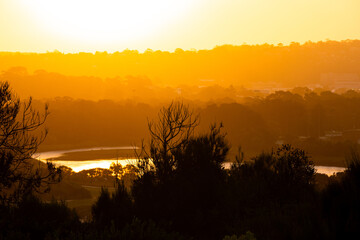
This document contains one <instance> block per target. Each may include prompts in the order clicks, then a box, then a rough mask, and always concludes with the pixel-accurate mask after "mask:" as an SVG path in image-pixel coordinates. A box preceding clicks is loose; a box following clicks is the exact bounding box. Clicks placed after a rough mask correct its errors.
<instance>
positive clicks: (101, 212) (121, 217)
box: [92, 181, 133, 229]
mask: <svg viewBox="0 0 360 240" xmlns="http://www.w3.org/2000/svg"><path fill="white" fill-rule="evenodd" d="M92 216H93V222H94V223H95V224H96V225H97V226H99V227H101V228H109V227H111V225H115V227H116V228H118V229H121V228H122V227H124V226H125V224H126V223H129V222H130V221H131V219H132V217H133V204H132V201H131V197H130V195H129V193H128V192H127V190H126V188H125V186H124V184H123V183H122V182H121V181H119V182H118V184H117V188H116V189H115V192H114V193H113V194H112V195H110V193H109V191H108V190H107V189H105V188H102V189H101V194H100V196H99V198H98V200H97V202H96V203H95V204H94V205H93V206H92Z"/></svg>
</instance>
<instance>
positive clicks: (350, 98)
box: [34, 89, 360, 166]
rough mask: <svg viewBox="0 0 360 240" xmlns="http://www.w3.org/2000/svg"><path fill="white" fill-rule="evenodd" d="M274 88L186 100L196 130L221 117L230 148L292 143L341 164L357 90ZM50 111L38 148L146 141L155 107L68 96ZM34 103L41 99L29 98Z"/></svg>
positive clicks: (350, 142)
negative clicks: (240, 98) (241, 97)
mask: <svg viewBox="0 0 360 240" xmlns="http://www.w3.org/2000/svg"><path fill="white" fill-rule="evenodd" d="M300 90H301V89H295V90H293V92H289V91H288V92H284V91H279V92H276V93H274V94H270V95H268V96H266V97H263V98H247V99H246V101H244V103H242V104H240V103H222V104H213V103H208V104H206V105H203V106H200V105H197V104H196V103H194V102H190V104H191V106H193V108H194V109H195V112H196V113H197V114H199V116H200V126H199V127H198V132H204V131H207V130H208V126H209V125H210V124H211V123H214V122H222V123H223V125H224V130H225V131H226V132H227V137H228V140H229V142H230V144H231V146H232V151H233V153H234V151H235V152H236V150H237V147H238V146H241V147H242V148H243V150H244V152H245V153H247V154H248V157H251V156H252V155H253V154H254V155H255V154H257V153H259V152H261V151H262V150H271V149H272V148H273V147H274V146H276V145H278V144H282V143H292V144H293V145H295V146H298V147H301V148H303V149H305V150H306V151H308V152H309V153H310V154H311V155H312V156H314V161H315V162H316V164H319V165H335V166H344V162H343V157H344V156H345V155H346V154H347V153H348V152H349V150H350V148H352V147H354V146H356V145H357V144H358V142H359V139H360V130H359V129H360V111H359V108H358V106H359V104H360V93H358V92H356V91H347V92H345V93H343V94H336V93H332V92H329V91H326V92H321V93H319V94H317V93H315V92H312V91H310V90H308V89H302V90H307V91H305V92H304V91H303V95H301V93H300V92H299V93H294V91H295V92H296V91H300ZM47 103H48V104H49V108H50V110H51V114H50V116H49V118H48V120H47V122H46V126H47V128H48V129H49V135H48V137H47V139H46V141H45V142H44V143H43V144H42V145H41V150H55V149H66V148H81V147H89V146H128V145H129V144H134V145H135V144H140V141H141V139H145V142H146V141H147V140H148V126H147V121H148V120H149V119H150V120H151V119H153V118H155V117H156V114H157V112H158V110H159V107H158V106H153V105H150V104H145V103H131V102H115V101H112V100H101V101H90V100H74V99H71V98H56V99H53V100H48V101H47ZM34 104H35V106H39V109H41V106H43V104H44V102H43V101H40V100H37V101H34Z"/></svg>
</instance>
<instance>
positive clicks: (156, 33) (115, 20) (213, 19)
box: [0, 0, 360, 52]
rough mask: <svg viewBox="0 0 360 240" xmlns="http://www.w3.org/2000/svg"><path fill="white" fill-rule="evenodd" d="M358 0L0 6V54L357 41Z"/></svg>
mask: <svg viewBox="0 0 360 240" xmlns="http://www.w3.org/2000/svg"><path fill="white" fill-rule="evenodd" d="M359 13H360V0H176V1H174V0H127V1H123V0H0V51H26V52H46V51H53V50H55V49H56V50H59V51H61V52H79V51H86V52H95V51H108V52H114V51H122V50H124V49H126V48H129V49H138V50H140V51H144V50H145V49H147V48H151V49H154V50H158V49H160V50H169V51H173V50H175V49H176V48H183V49H192V48H195V49H210V48H213V47H214V46H216V45H223V44H236V45H240V44H243V43H247V44H262V43H272V44H277V43H280V42H281V43H284V44H289V43H290V42H293V41H296V42H301V43H303V42H306V41H308V40H311V41H320V40H326V39H331V40H345V39H360V14H359Z"/></svg>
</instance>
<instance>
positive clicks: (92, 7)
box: [22, 0, 196, 44]
mask: <svg viewBox="0 0 360 240" xmlns="http://www.w3.org/2000/svg"><path fill="white" fill-rule="evenodd" d="M194 2H196V1H191V0H182V1H178V0H126V1H124V0H102V1H99V0H61V1H48V0H32V1H26V0H22V3H23V4H24V6H25V7H26V11H27V12H28V13H29V14H30V15H33V16H35V17H36V19H37V21H38V22H39V23H40V24H41V25H42V26H43V28H44V29H45V31H47V32H50V33H52V34H54V35H57V36H59V37H61V38H66V39H68V40H72V41H81V42H82V43H92V44H93V43H97V44H104V43H110V42H124V41H132V40H137V39H140V38H145V37H148V36H151V35H152V34H156V32H158V31H161V30H162V29H163V28H165V27H167V25H169V24H171V23H173V22H176V21H177V20H178V19H181V18H182V17H184V15H186V14H187V12H188V10H189V8H190V7H191V6H193V5H194Z"/></svg>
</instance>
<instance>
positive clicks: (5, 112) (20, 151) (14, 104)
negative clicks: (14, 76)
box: [0, 82, 60, 204]
mask: <svg viewBox="0 0 360 240" xmlns="http://www.w3.org/2000/svg"><path fill="white" fill-rule="evenodd" d="M47 116H48V108H47V106H45V112H44V113H43V114H42V115H41V114H40V113H39V112H37V111H35V110H34V109H33V108H32V101H31V98H30V99H29V101H28V102H25V103H24V104H21V103H20V99H19V98H17V97H16V96H15V95H14V94H13V93H12V91H11V89H10V87H9V84H8V83H7V82H2V83H0V202H1V203H3V204H11V203H17V202H19V201H20V200H21V199H22V198H23V196H25V195H27V194H29V193H31V192H32V191H46V190H48V189H49V184H50V183H54V182H58V181H59V179H60V170H59V169H57V168H55V167H54V165H53V164H51V163H49V162H48V163H47V166H46V167H41V166H40V164H36V166H38V167H35V161H34V160H33V159H32V156H33V154H34V153H35V152H36V151H37V148H38V146H39V144H40V143H41V142H42V141H43V140H44V138H45V136H46V131H42V132H41V133H40V134H39V130H40V127H41V126H42V125H43V124H44V122H45V120H46V118H47Z"/></svg>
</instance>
